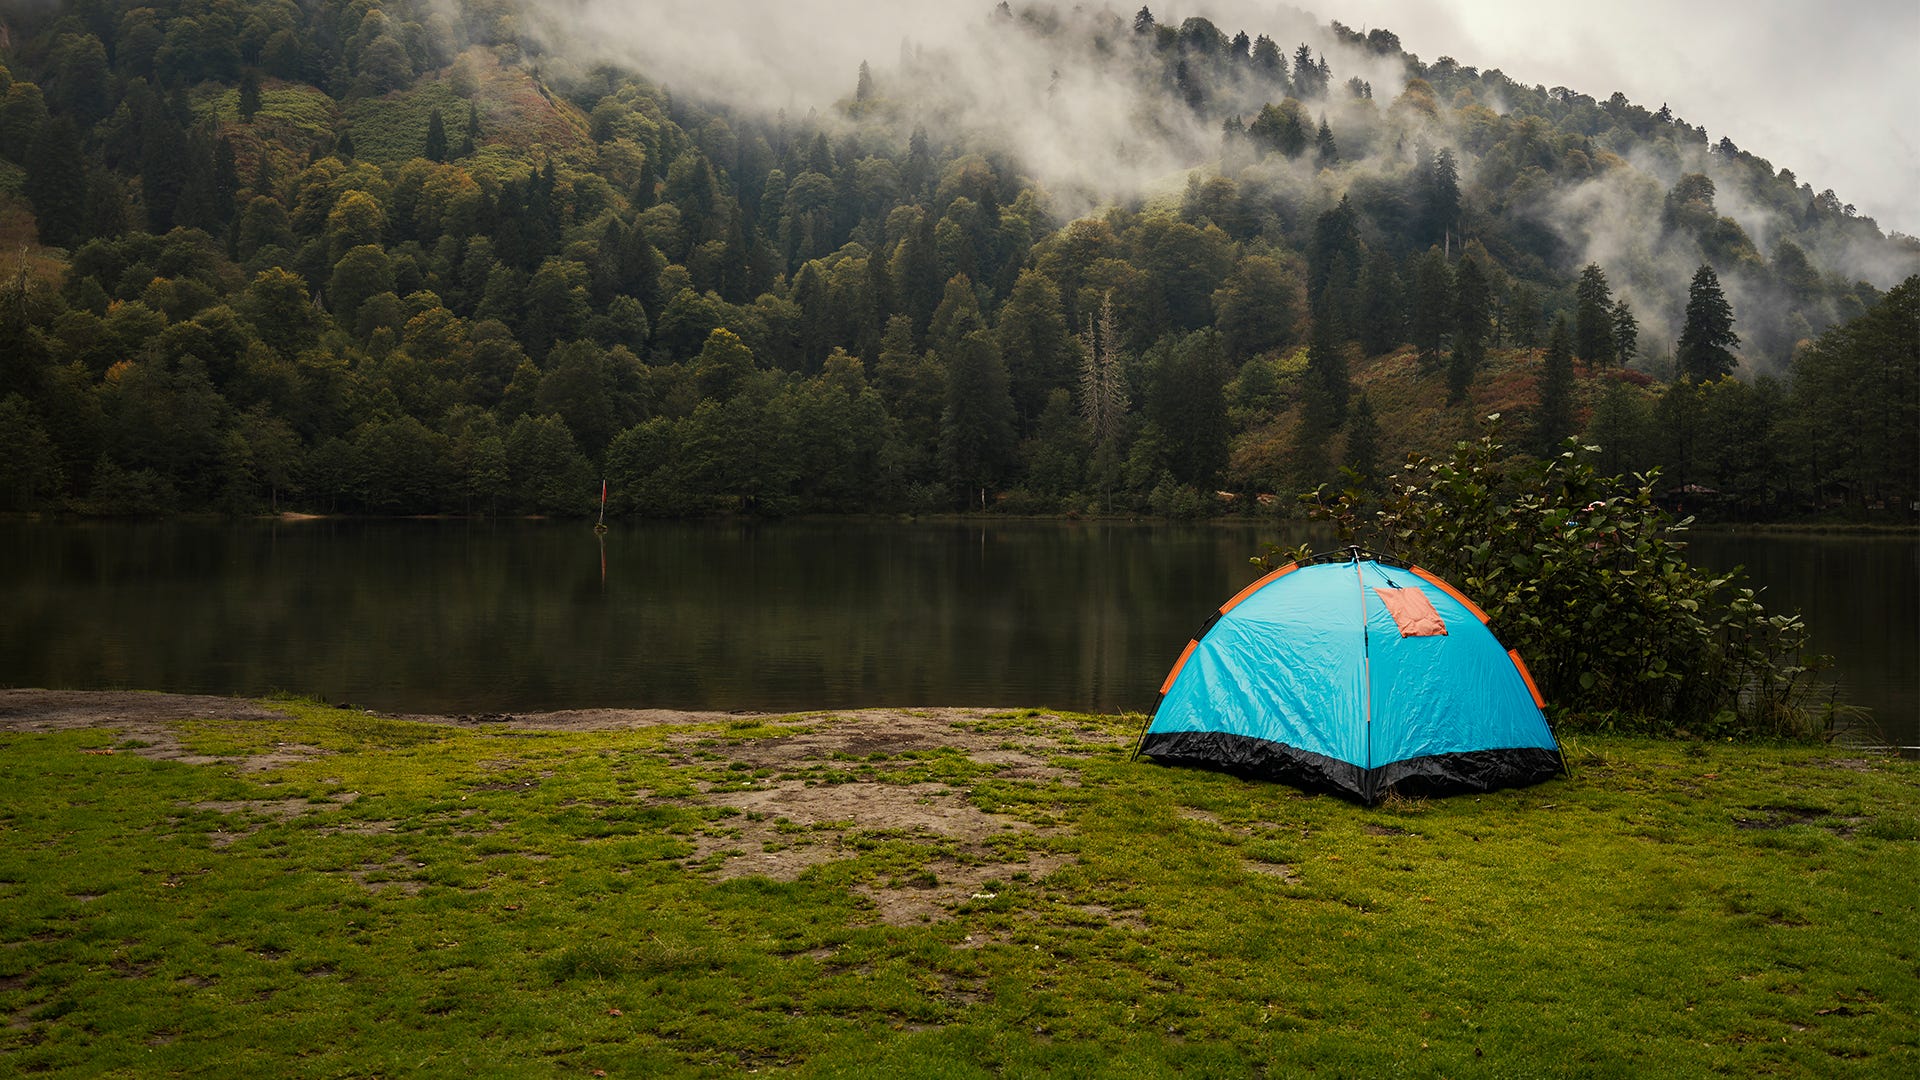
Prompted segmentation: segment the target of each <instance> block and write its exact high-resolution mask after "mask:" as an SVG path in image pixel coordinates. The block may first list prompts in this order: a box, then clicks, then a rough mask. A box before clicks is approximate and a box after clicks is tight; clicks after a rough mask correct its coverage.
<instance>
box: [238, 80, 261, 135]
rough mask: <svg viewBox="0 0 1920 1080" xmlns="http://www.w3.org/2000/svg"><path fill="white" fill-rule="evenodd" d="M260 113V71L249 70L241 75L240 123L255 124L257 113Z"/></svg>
mask: <svg viewBox="0 0 1920 1080" xmlns="http://www.w3.org/2000/svg"><path fill="white" fill-rule="evenodd" d="M259 111H260V71H259V69H258V68H248V69H246V70H245V71H243V72H241V73H240V122H241V123H243V124H251V123H253V117H254V114H255V113H258V112H259Z"/></svg>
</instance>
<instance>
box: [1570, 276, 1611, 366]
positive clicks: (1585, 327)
mask: <svg viewBox="0 0 1920 1080" xmlns="http://www.w3.org/2000/svg"><path fill="white" fill-rule="evenodd" d="M1573 297H1574V314H1573V351H1574V354H1575V355H1576V356H1578V357H1579V358H1580V359H1582V360H1585V361H1586V362H1587V364H1588V366H1590V367H1594V368H1603V367H1606V366H1608V365H1610V364H1612V363H1613V354H1614V343H1613V293H1612V290H1610V289H1608V288H1607V275H1606V272H1605V271H1603V270H1601V269H1600V264H1599V263H1588V264H1587V265H1586V267H1585V268H1584V269H1582V270H1581V271H1580V283H1579V284H1578V285H1575V286H1574V289H1573Z"/></svg>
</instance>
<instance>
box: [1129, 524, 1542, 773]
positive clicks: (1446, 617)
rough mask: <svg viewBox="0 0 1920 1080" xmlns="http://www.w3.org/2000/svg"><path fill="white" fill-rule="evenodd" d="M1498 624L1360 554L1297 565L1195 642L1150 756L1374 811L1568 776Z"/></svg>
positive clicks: (1177, 674) (1406, 571)
mask: <svg viewBox="0 0 1920 1080" xmlns="http://www.w3.org/2000/svg"><path fill="white" fill-rule="evenodd" d="M1486 622H1487V616H1486V613H1485V612H1482V611H1481V610H1480V608H1479V607H1478V606H1476V605H1475V604H1474V603H1473V601H1471V600H1469V599H1467V598H1466V596H1464V595H1462V594H1461V593H1460V592H1459V591H1458V590H1456V589H1454V588H1453V587H1452V586H1451V585H1448V584H1447V583H1446V582H1444V581H1442V580H1440V579H1439V578H1438V577H1436V576H1434V575H1433V574H1431V573H1428V572H1427V571H1425V570H1422V569H1420V568H1419V567H1414V566H1402V565H1399V564H1397V563H1395V562H1392V561H1391V560H1387V559H1383V558H1382V557H1380V556H1377V555H1371V554H1365V553H1363V552H1361V551H1360V549H1358V548H1352V549H1349V550H1348V551H1347V552H1345V553H1339V552H1330V553H1327V554H1324V555H1320V556H1316V557H1315V558H1312V559H1309V560H1307V561H1306V562H1304V563H1290V564H1288V565H1286V566H1283V567H1281V568H1280V569H1278V570H1275V571H1274V572H1272V573H1270V574H1268V575H1267V576H1265V577H1263V578H1261V579H1260V580H1258V581H1256V582H1254V583H1253V584H1251V585H1249V586H1247V587H1246V588H1245V589H1243V590H1242V591H1241V592H1240V593H1239V595H1237V596H1235V597H1234V598H1233V599H1231V600H1229V601H1227V602H1226V603H1225V604H1223V605H1221V607H1220V609H1219V610H1218V611H1216V612H1215V613H1214V614H1213V617H1212V618H1210V619H1208V620H1207V623H1206V625H1204V626H1202V627H1201V628H1200V631H1199V633H1197V634H1195V635H1194V636H1193V640H1192V641H1190V642H1188V643H1187V647H1186V651H1184V652H1182V653H1181V654H1180V659H1179V660H1178V661H1176V662H1175V663H1174V665H1173V670H1172V671H1171V672H1169V673H1168V674H1167V678H1166V682H1164V683H1163V684H1161V687H1160V700H1159V702H1158V703H1156V704H1155V706H1154V710H1153V716H1152V719H1151V720H1150V722H1149V723H1148V725H1147V729H1146V731H1145V733H1144V734H1143V735H1142V736H1141V739H1140V745H1139V748H1138V753H1141V754H1145V755H1147V756H1149V757H1151V758H1153V759H1154V760H1156V761H1159V762H1162V763H1167V764H1182V765H1200V766H1207V767H1211V768H1217V769H1224V770H1227V771H1230V772H1236V773H1241V774H1245V775H1250V776H1256V777H1262V778H1269V779H1276V780H1284V781H1288V782H1290V783H1295V784H1298V785H1300V786H1302V787H1307V788H1312V789H1317V790H1332V791H1337V792H1340V793H1342V794H1346V795H1349V796H1352V797H1354V798H1357V799H1359V800H1360V801H1361V802H1363V803H1366V804H1367V805H1369V806H1371V805H1373V804H1375V803H1378V802H1379V801H1380V800H1381V799H1382V798H1384V797H1385V796H1386V794H1387V793H1388V792H1390V791H1398V792H1400V793H1402V794H1406V795H1439V794H1446V793H1449V792H1459V791H1489V790H1492V789H1494V788H1499V787H1512V786H1519V785H1523V784H1532V783H1537V782H1539V781H1542V780H1545V779H1548V778H1549V777H1552V776H1553V775H1555V774H1556V773H1558V772H1560V771H1561V770H1562V769H1563V767H1564V766H1563V764H1562V761H1561V757H1560V748H1559V744H1558V743H1557V742H1555V740H1554V737H1553V732H1552V730H1551V729H1550V728H1548V726H1547V719H1546V716H1545V714H1544V713H1542V712H1541V706H1542V705H1543V704H1544V702H1543V701H1542V700H1541V698H1540V692H1539V690H1538V689H1537V688H1536V687H1535V686H1534V683H1533V676H1532V675H1530V674H1528V672H1527V669H1526V665H1525V664H1523V663H1522V662H1521V660H1520V656H1519V654H1518V653H1515V652H1510V651H1508V650H1506V649H1504V648H1502V647H1501V645H1500V643H1499V641H1498V640H1496V639H1495V638H1494V636H1493V632H1492V631H1491V630H1489V629H1487V626H1486Z"/></svg>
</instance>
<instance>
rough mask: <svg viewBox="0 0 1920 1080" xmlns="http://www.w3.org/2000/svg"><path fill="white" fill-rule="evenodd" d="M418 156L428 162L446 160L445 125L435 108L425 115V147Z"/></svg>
mask: <svg viewBox="0 0 1920 1080" xmlns="http://www.w3.org/2000/svg"><path fill="white" fill-rule="evenodd" d="M420 156H421V157H424V158H426V159H427V160H428V161H445V160H447V123H446V121H445V120H443V119H441V118H440V110H439V109H437V108H436V109H434V110H433V111H432V112H430V113H428V114H427V145H426V148H425V149H423V150H422V151H421V152H420Z"/></svg>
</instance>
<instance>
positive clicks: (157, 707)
mask: <svg viewBox="0 0 1920 1080" xmlns="http://www.w3.org/2000/svg"><path fill="white" fill-rule="evenodd" d="M285 719H287V716H286V714H285V713H282V712H278V711H276V710H274V709H270V708H267V707H266V706H264V705H261V704H260V703H259V702H255V701H245V700H242V699H240V698H225V697H211V696H206V695H195V694H150V693H146V692H143V691H120V690H98V691H96V690H86V691H80V690H31V689H29V690H0V731H28V732H52V731H81V730H86V729H91V728H104V729H107V730H111V731H118V732H120V733H121V734H122V735H123V736H125V737H126V739H127V741H128V742H131V743H142V744H144V745H139V746H130V747H127V748H126V750H125V751H123V752H125V753H133V754H139V755H140V756H141V757H144V758H151V759H152V760H154V761H179V762H184V763H185V764H188V765H224V764H234V763H239V762H241V761H242V759H239V758H225V757H209V756H207V755H205V754H195V753H191V752H189V751H188V750H187V748H186V746H185V745H184V744H183V743H181V741H180V736H179V733H178V731H177V730H176V729H175V727H174V721H178V720H285ZM302 749H304V750H311V751H314V752H315V753H318V752H319V751H318V750H317V748H314V747H304V748H302ZM274 754H275V755H282V754H286V755H292V756H289V757H288V760H295V759H296V757H304V756H308V755H296V754H295V752H294V751H292V750H290V749H288V748H281V747H276V748H275V751H274ZM267 756H268V755H261V756H260V757H258V758H255V759H254V760H256V761H259V760H264V759H265V758H266V757H267ZM280 763H281V764H284V762H280ZM258 767H259V768H273V767H274V766H273V764H262V765H260V766H258Z"/></svg>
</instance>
